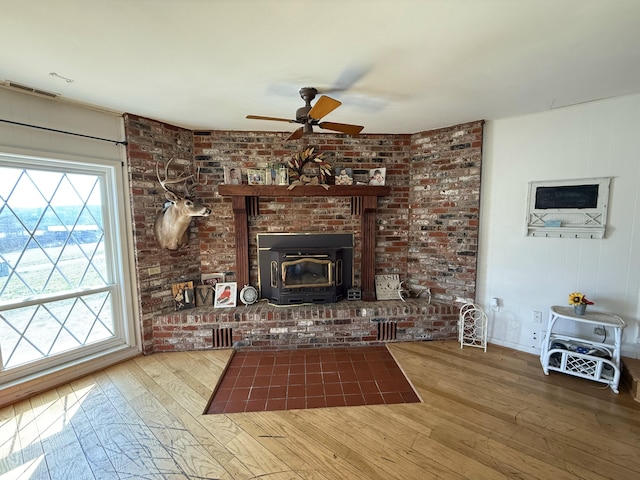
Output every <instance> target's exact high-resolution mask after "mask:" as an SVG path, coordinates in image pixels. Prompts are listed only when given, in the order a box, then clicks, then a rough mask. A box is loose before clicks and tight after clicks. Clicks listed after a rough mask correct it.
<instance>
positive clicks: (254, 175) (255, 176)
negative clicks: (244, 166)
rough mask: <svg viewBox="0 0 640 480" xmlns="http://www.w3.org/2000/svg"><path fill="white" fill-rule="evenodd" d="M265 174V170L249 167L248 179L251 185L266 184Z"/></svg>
mask: <svg viewBox="0 0 640 480" xmlns="http://www.w3.org/2000/svg"><path fill="white" fill-rule="evenodd" d="M264 175H265V171H264V170H256V169H251V168H250V169H248V170H247V179H248V180H249V185H264Z"/></svg>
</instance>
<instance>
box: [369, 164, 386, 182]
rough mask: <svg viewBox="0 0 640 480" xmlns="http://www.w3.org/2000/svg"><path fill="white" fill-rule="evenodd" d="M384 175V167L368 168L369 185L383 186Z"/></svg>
mask: <svg viewBox="0 0 640 480" xmlns="http://www.w3.org/2000/svg"><path fill="white" fill-rule="evenodd" d="M386 175H387V169H386V168H385V167H378V168H372V169H371V170H369V185H375V186H383V185H384V179H385V177H386Z"/></svg>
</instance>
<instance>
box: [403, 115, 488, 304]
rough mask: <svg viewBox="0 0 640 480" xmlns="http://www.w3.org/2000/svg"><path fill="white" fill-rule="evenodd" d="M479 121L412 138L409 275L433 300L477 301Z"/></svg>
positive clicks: (480, 134) (479, 167)
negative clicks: (427, 290) (425, 288)
mask: <svg viewBox="0 0 640 480" xmlns="http://www.w3.org/2000/svg"><path fill="white" fill-rule="evenodd" d="M482 126H483V123H482V122H473V123H468V124H464V125H457V126H455V127H448V128H442V129H439V130H434V131H430V132H422V133H418V134H415V135H413V136H412V137H411V167H410V174H409V185H410V189H411V194H410V198H411V201H410V208H409V216H410V221H409V252H408V268H407V276H408V278H409V279H410V280H411V281H415V282H417V283H419V284H421V285H429V286H430V287H431V291H432V293H433V295H434V296H435V298H437V299H439V300H441V301H445V302H456V301H461V300H464V299H474V298H475V288H476V261H477V253H478V225H479V223H478V218H479V212H480V173H481V166H482Z"/></svg>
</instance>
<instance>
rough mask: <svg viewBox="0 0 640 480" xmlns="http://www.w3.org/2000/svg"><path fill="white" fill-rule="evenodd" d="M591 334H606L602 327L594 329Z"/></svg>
mask: <svg viewBox="0 0 640 480" xmlns="http://www.w3.org/2000/svg"><path fill="white" fill-rule="evenodd" d="M593 333H594V334H596V335H604V334H605V333H606V331H605V329H604V327H595V328H594V329H593Z"/></svg>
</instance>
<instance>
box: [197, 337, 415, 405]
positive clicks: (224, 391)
mask: <svg viewBox="0 0 640 480" xmlns="http://www.w3.org/2000/svg"><path fill="white" fill-rule="evenodd" d="M419 401H420V399H419V398H418V395H417V394H416V393H415V391H414V390H413V388H412V386H411V384H410V383H409V381H408V380H407V378H406V377H405V376H404V373H403V372H402V370H400V367H399V366H398V365H397V364H396V362H395V360H394V358H393V356H392V355H391V353H390V352H389V350H388V349H387V348H386V347H385V346H375V347H345V348H334V349H322V350H308V351H307V350H304V351H299V350H286V351H266V352H236V353H235V354H234V355H233V356H232V358H231V360H230V363H229V365H228V368H227V370H226V373H225V374H224V377H223V378H222V380H221V381H220V383H219V385H218V388H217V389H216V391H215V392H214V393H213V396H212V399H211V401H210V404H209V407H208V408H207V411H206V413H210V414H214V413H238V412H261V411H272V410H291V409H303V408H322V407H343V406H356V405H377V404H392V403H415V402H419Z"/></svg>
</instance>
